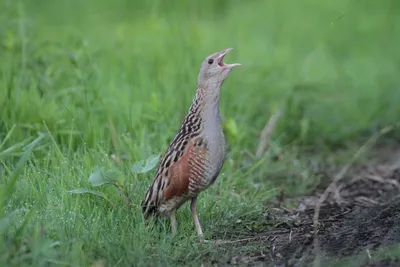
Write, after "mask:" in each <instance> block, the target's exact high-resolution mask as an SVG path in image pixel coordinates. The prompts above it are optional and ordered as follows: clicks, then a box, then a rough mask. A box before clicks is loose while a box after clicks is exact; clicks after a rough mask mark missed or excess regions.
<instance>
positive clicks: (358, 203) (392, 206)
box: [214, 147, 400, 267]
mask: <svg viewBox="0 0 400 267" xmlns="http://www.w3.org/2000/svg"><path fill="white" fill-rule="evenodd" d="M382 152H384V154H382ZM399 152H400V150H397V149H393V147H380V148H379V149H376V150H375V153H371V158H370V160H371V162H369V163H368V164H366V165H360V166H356V167H355V169H357V170H356V171H353V172H352V173H351V174H348V175H347V179H343V181H341V182H339V183H338V184H337V187H336V189H335V190H334V191H335V192H333V193H331V194H329V197H328V199H327V200H326V202H324V203H323V204H322V206H321V209H320V212H319V220H318V222H319V224H318V230H317V232H316V233H315V232H314V228H313V223H314V220H313V216H314V212H315V208H314V207H315V205H316V203H317V201H318V200H319V198H320V195H321V194H322V192H321V191H320V190H316V191H315V192H312V194H311V195H307V196H301V197H296V198H285V197H283V198H282V197H280V198H279V199H277V200H274V201H268V202H267V203H266V206H267V207H268V209H267V212H266V213H264V214H262V215H263V217H262V218H253V220H251V221H240V222H236V223H237V225H238V226H237V227H236V228H237V229H236V230H237V232H236V231H232V232H231V233H230V236H227V235H222V234H221V235H218V234H216V235H215V236H214V237H215V238H216V239H218V238H223V239H224V241H215V242H216V244H217V245H220V246H225V248H224V250H225V251H226V252H227V251H229V250H232V251H235V250H236V251H243V250H244V249H243V248H244V247H248V249H249V251H247V252H244V253H241V252H239V253H238V254H236V255H235V253H229V252H227V253H226V254H225V255H227V258H225V260H226V262H225V263H221V261H220V262H218V261H216V262H215V263H216V266H231V265H247V266H264V265H265V266H267V265H269V264H273V266H313V263H315V261H316V258H317V259H318V260H319V263H323V264H324V265H326V264H328V266H360V267H361V266H399V264H400V260H398V259H396V258H392V257H391V256H388V255H385V254H384V251H385V250H390V249H392V250H395V251H398V249H399V248H398V244H399V243H400V225H399V224H398V221H399V219H400V199H399V193H400V161H399V155H400V154H399ZM388 155H389V157H388ZM375 157H376V158H375ZM385 157H386V158H385ZM372 162H374V163H373V164H372ZM331 178H333V177H331ZM294 204H295V207H293V205H294ZM288 206H291V208H289V207H288ZM238 237H240V238H239V239H238ZM218 242H219V243H218ZM396 245H397V246H396ZM227 247H230V249H227ZM232 255H235V256H232ZM316 255H318V256H319V257H316ZM371 255H372V256H371ZM230 257H231V258H230ZM335 264H336V265H335ZM339 264H342V265H339Z"/></svg>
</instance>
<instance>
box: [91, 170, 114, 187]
mask: <svg viewBox="0 0 400 267" xmlns="http://www.w3.org/2000/svg"><path fill="white" fill-rule="evenodd" d="M117 178H118V172H117V171H115V170H107V171H105V170H104V168H103V167H101V168H99V167H97V168H96V170H95V171H94V172H93V173H92V174H90V176H89V182H90V184H91V185H92V186H94V187H96V186H100V185H103V184H110V183H113V182H115V181H116V180H117Z"/></svg>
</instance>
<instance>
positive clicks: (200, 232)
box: [190, 197, 203, 240]
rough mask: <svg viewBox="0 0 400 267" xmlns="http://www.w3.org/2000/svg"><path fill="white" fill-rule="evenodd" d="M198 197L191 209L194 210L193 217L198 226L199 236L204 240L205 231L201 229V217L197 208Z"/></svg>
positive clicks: (191, 204)
mask: <svg viewBox="0 0 400 267" xmlns="http://www.w3.org/2000/svg"><path fill="white" fill-rule="evenodd" d="M196 201H197V197H194V198H192V202H191V203H190V208H191V209H192V216H193V221H194V225H195V226H196V231H197V235H198V236H199V238H200V239H201V240H203V230H202V229H201V225H200V221H199V216H198V215H197V206H196Z"/></svg>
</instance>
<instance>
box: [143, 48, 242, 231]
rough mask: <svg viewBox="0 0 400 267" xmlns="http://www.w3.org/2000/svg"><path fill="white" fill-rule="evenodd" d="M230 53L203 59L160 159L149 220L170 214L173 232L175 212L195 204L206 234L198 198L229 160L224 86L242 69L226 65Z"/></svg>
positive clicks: (147, 206) (148, 199) (147, 203)
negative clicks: (193, 91) (223, 124)
mask: <svg viewBox="0 0 400 267" xmlns="http://www.w3.org/2000/svg"><path fill="white" fill-rule="evenodd" d="M229 51H230V49H225V50H223V51H221V52H217V53H214V54H212V55H210V56H209V57H207V58H206V59H205V60H204V61H203V63H202V65H201V68H200V73H199V76H198V87H197V90H196V95H195V97H194V99H193V102H192V105H191V106H190V109H189V112H188V114H187V115H186V117H185V119H184V121H183V122H182V124H181V127H180V130H179V132H178V133H177V135H176V136H175V138H174V139H173V140H172V142H171V143H170V145H169V146H168V148H167V151H166V152H165V154H164V155H163V157H162V158H161V161H160V164H159V166H158V169H157V172H156V174H155V176H154V179H153V182H152V184H151V185H150V187H149V189H148V191H147V194H146V196H145V199H144V200H143V202H142V207H143V213H144V216H145V218H148V217H149V216H151V215H155V216H170V217H171V224H172V230H173V231H174V232H175V231H176V220H175V211H176V210H177V209H178V208H179V207H180V206H181V205H182V204H183V203H185V202H186V201H188V200H191V201H192V204H191V208H192V215H193V219H194V222H195V225H196V230H197V233H198V235H199V236H202V234H203V232H202V229H201V226H200V223H199V220H198V217H197V210H196V199H197V195H198V194H199V193H200V192H201V191H203V190H204V189H206V188H207V187H208V186H210V185H211V184H212V183H213V182H214V181H215V179H216V178H217V176H218V175H219V173H220V171H221V169H222V166H223V163H224V160H225V138H224V134H223V132H222V127H221V119H220V112H219V95H220V87H221V85H222V83H223V82H224V80H225V79H226V78H227V76H228V75H229V73H230V71H231V69H232V68H233V67H235V66H238V65H240V64H225V63H223V57H224V56H225V55H226V53H227V52H229ZM210 62H211V63H210Z"/></svg>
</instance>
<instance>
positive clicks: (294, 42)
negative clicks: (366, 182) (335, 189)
mask: <svg viewBox="0 0 400 267" xmlns="http://www.w3.org/2000/svg"><path fill="white" fill-rule="evenodd" d="M399 25H400V2H399V1H395V0H392V1H390V0H384V1H376V0H364V1H354V0H353V1H349V0H340V1H338V0H335V1H333V0H328V1H317V0H303V1H295V0H291V1H289V0H288V1H278V0H269V1H262V0H251V1H238V0H231V1H228V0H220V1H211V0H203V1H178V0H174V1H161V0H160V1H127V0H126V1H123V0H118V1H105V0H97V1H95V0H85V1H78V0H70V1H62V0H53V1H50V0H47V1H45V0H35V1H33V0H32V1H28V0H26V1H12V0H1V5H0V161H1V165H0V176H1V181H0V182H1V186H2V187H1V188H2V192H3V193H4V194H3V197H2V199H3V203H4V205H2V206H1V213H0V215H1V216H3V217H4V218H7V220H6V221H9V222H12V223H7V224H4V225H7V226H4V227H3V226H2V224H0V226H1V227H0V233H2V234H1V236H2V238H3V240H4V242H3V243H4V245H1V246H2V248H1V249H2V250H1V254H3V255H4V256H2V258H1V260H2V261H3V262H7V263H8V264H11V265H12V264H16V265H18V264H35V266H40V265H45V264H48V263H49V262H50V263H53V264H57V262H61V264H66V265H68V264H69V265H72V266H78V265H81V266H82V265H85V264H89V263H92V262H94V261H96V260H98V259H104V260H105V261H106V262H108V263H109V264H111V266H113V265H114V264H115V265H118V264H121V265H122V266H123V265H124V264H127V263H129V262H138V261H139V260H140V261H142V262H141V263H142V264H143V265H146V264H149V262H151V261H153V263H154V265H157V264H160V266H165V265H163V264H167V265H169V264H172V265H185V264H187V265H186V266H188V265H190V264H192V263H193V264H197V263H198V262H199V260H200V259H202V260H204V259H206V261H207V260H208V259H210V258H213V257H214V258H215V259H221V258H220V255H217V254H211V256H210V254H209V253H210V251H209V250H207V248H198V247H196V248H193V247H192V243H191V241H190V239H189V237H192V235H193V234H194V231H193V228H192V222H191V219H190V215H189V214H186V213H188V211H187V209H186V207H185V208H184V209H183V210H184V211H185V212H182V213H183V214H182V215H179V216H181V217H179V216H178V220H179V219H180V220H181V221H182V224H183V225H184V226H182V228H183V230H181V236H180V238H181V239H180V241H179V242H180V243H179V245H176V244H175V245H171V244H170V243H169V242H172V241H171V240H169V239H168V236H169V235H168V232H169V231H168V227H166V229H164V230H163V231H164V232H163V234H161V233H160V231H159V230H157V229H156V230H154V229H153V230H152V231H150V232H149V231H148V230H147V229H146V228H145V227H144V224H143V218H142V217H141V213H140V209H139V208H137V207H136V208H135V206H134V208H132V210H131V211H130V212H129V213H127V212H126V211H118V210H115V209H110V207H109V206H107V205H105V206H104V205H103V202H101V201H100V200H99V201H95V200H94V199H96V198H94V199H93V198H92V197H86V195H85V196H84V195H82V196H81V195H78V196H77V195H71V194H70V193H68V190H72V189H74V188H80V187H84V188H88V187H89V186H90V184H89V182H88V180H87V178H88V177H89V175H90V174H91V173H92V171H93V169H94V168H95V167H103V168H106V169H107V168H117V169H116V170H115V172H117V173H118V175H119V176H121V177H123V178H120V179H121V181H122V182H121V183H122V188H123V190H125V191H127V192H129V193H130V196H131V200H132V203H134V205H138V203H140V200H141V199H142V197H143V196H144V193H145V190H146V188H147V186H148V185H149V183H150V180H151V178H152V174H153V172H149V173H147V174H143V175H131V174H130V171H129V169H130V166H131V165H132V164H133V162H136V161H138V160H144V159H146V158H148V157H149V156H151V155H153V154H159V153H162V152H163V151H164V149H165V148H166V146H167V144H168V142H169V141H170V140H171V139H172V138H173V136H174V134H175V133H176V131H177V129H178V127H179V125H180V123H181V120H182V119H183V117H184V115H185V114H186V112H187V110H188V107H189V105H190V102H191V100H192V97H193V96H194V92H195V89H196V81H197V80H196V79H197V74H198V70H199V66H200V63H201V62H202V60H203V59H204V58H205V57H206V56H208V55H209V54H211V53H213V52H216V51H220V50H222V49H224V48H227V47H233V48H234V50H233V51H232V52H231V53H229V55H228V56H227V57H226V59H225V61H226V62H228V63H233V62H240V63H241V64H242V66H241V67H240V68H236V69H235V70H234V71H233V72H232V73H231V75H230V77H229V78H228V79H227V81H226V82H225V83H224V86H223V88H222V91H221V113H222V117H223V121H224V130H225V133H226V135H227V139H228V140H227V141H228V146H229V151H228V161H227V164H225V167H224V172H223V175H222V177H221V178H220V181H219V182H218V183H217V185H216V186H215V187H214V188H213V189H210V191H209V192H207V193H204V197H203V200H202V201H203V204H204V205H203V206H202V207H201V209H200V210H201V212H200V213H201V214H200V217H201V219H203V221H204V227H205V230H206V231H207V232H211V234H212V232H213V231H217V230H216V229H217V228H218V222H223V221H229V220H233V219H232V218H236V217H237V216H239V215H240V216H242V215H243V216H244V217H246V215H245V214H246V213H244V211H246V210H247V211H248V210H252V211H254V212H259V211H260V210H263V209H264V206H263V200H265V199H268V198H271V197H273V196H274V195H275V194H276V192H277V191H278V189H277V188H279V187H281V188H289V189H287V190H288V193H289V194H291V193H292V194H301V193H304V192H307V191H308V190H310V189H311V188H313V186H315V180H314V179H313V178H310V177H309V176H308V175H301V177H300V178H299V177H298V176H296V175H295V174H296V173H300V172H301V173H303V172H302V171H304V170H308V169H307V167H304V166H300V167H298V166H297V165H296V167H294V170H293V173H290V171H289V174H288V173H287V170H288V169H291V168H292V167H288V166H287V164H288V162H292V161H291V158H290V157H289V159H288V160H287V161H283V162H281V163H273V162H272V161H271V157H273V156H274V155H275V154H279V153H284V154H290V155H291V156H293V157H296V156H298V155H301V151H303V150H309V149H312V150H314V151H323V153H325V154H323V155H329V153H330V152H332V151H335V150H337V149H338V148H349V147H354V146H359V145H360V144H362V142H363V141H365V139H366V138H368V137H369V136H370V135H371V134H372V133H374V132H376V131H378V130H379V129H380V128H382V127H384V126H387V125H392V124H394V123H397V122H399V118H400V105H399V103H400V80H399V78H398V73H399V71H400V49H399V47H400V26H399ZM280 107H283V110H284V112H283V116H282V119H281V120H280V121H279V122H278V124H277V126H276V129H275V131H274V135H273V138H272V143H271V146H270V148H269V150H268V151H267V157H266V159H262V161H259V160H257V159H255V158H254V157H253V156H252V155H253V154H254V153H255V151H256V149H257V146H258V142H259V133H260V131H261V129H262V128H263V127H264V125H265V123H266V122H267V121H268V119H269V118H270V116H271V115H272V114H274V113H275V112H276V111H277V110H278V109H279V108H280ZM39 132H40V133H44V134H46V137H44V138H43V139H42V140H41V141H40V143H39V144H38V145H37V146H35V148H34V149H33V152H32V154H31V155H30V158H25V156H26V157H27V156H28V152H29V149H28V148H29V146H28V147H27V146H26V145H27V144H29V143H30V142H32V141H33V140H34V139H35V138H37V136H38V133H39ZM399 134H400V133H399V131H394V132H392V133H391V136H392V137H393V138H398V137H399ZM282 151H284V152H282ZM110 154H115V155H117V156H120V157H123V156H124V157H126V158H127V159H128V160H126V161H125V162H124V163H122V167H121V166H119V167H115V166H114V161H113V160H112V159H111V158H110V157H109V155H110ZM20 157H22V158H20ZM21 160H22V161H21ZM17 162H19V163H20V164H17ZM299 168H300V169H299ZM282 170H285V172H284V173H283V174H281V172H282ZM277 173H278V174H277ZM274 175H275V176H277V177H278V179H276V181H272V180H273V179H272V178H271V177H274ZM281 176H283V178H282V177H281ZM270 178H271V179H270ZM10 184H11V185H12V186H7V185H10ZM14 184H15V186H14ZM132 184H134V186H133V187H134V188H135V189H132V188H133V187H132V188H131V185H132ZM99 190H100V191H101V192H102V193H104V194H105V195H107V197H108V198H109V199H111V201H112V202H113V201H114V204H115V203H116V205H120V204H121V205H123V200H122V199H121V198H120V197H119V195H118V193H117V192H116V191H115V190H114V188H107V187H106V188H100V189H99ZM132 192H133V193H132ZM255 192H257V193H256V194H255ZM131 193H132V194H131ZM254 195H256V196H257V197H254ZM215 196H218V197H217V198H218V201H216V200H215ZM228 199H229V200H228ZM214 202H216V203H217V204H215V205H216V206H217V208H215V207H214V205H211V203H214ZM213 207H214V208H213ZM11 214H12V215H11ZM71 216H72V217H71ZM78 217H79V218H80V219H76V218H78ZM202 217H203V218H202ZM4 218H3V221H4ZM72 218H74V219H72ZM104 218H105V219H104ZM71 220H72V221H71ZM89 225H91V227H89ZM42 228H43V229H46V233H47V234H45V235H44V234H42V233H41V230H40V229H42ZM94 228H95V230H94ZM110 229H113V230H110ZM228 230H229V229H228ZM228 230H227V231H228ZM131 235H132V236H131ZM32 236H33V237H32ZM132 240H135V241H132ZM26 242H28V245H27V243H26ZM29 242H31V243H29ZM35 242H36V243H35ZM54 242H56V245H55V243H54ZM49 244H50V245H49ZM116 244H117V245H116ZM23 247H30V250H32V251H33V250H34V248H33V247H35V248H36V250H35V251H36V254H35V253H30V254H26V255H28V256H26V255H25V254H23V253H22V252H21V250H22V248H23ZM42 247H43V248H45V249H43V250H40V248H42ZM49 247H50V248H51V249H49ZM49 251H50V252H49ZM188 251H190V253H189V252H188ZM207 253H208V254H207ZM127 255H128V256H127ZM188 255H189V256H188ZM204 255H207V256H204ZM118 262H119V263H118ZM117 263H118V264H117ZM150 265H151V264H150ZM19 266H20V265H19ZM85 266H86V265H85Z"/></svg>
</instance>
